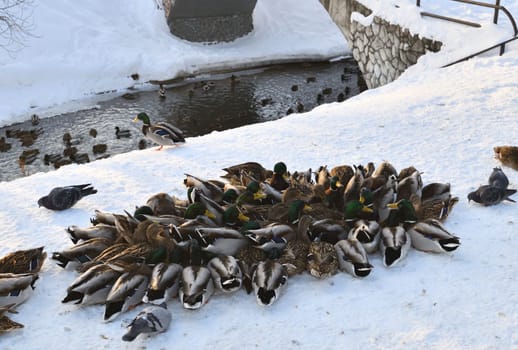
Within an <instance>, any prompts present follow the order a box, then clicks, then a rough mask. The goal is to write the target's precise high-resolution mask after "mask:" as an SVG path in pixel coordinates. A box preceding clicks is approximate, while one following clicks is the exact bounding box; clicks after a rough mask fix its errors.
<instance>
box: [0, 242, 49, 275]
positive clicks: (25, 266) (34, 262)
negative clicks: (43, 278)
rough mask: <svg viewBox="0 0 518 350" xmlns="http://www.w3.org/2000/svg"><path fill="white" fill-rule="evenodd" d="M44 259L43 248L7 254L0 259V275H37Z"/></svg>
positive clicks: (45, 255)
mask: <svg viewBox="0 0 518 350" xmlns="http://www.w3.org/2000/svg"><path fill="white" fill-rule="evenodd" d="M46 257H47V253H45V252H44V251H43V247H39V248H31V249H24V250H17V251H15V252H11V253H8V254H7V255H5V256H3V257H2V258H1V259H0V273H38V272H39V271H40V269H41V266H42V265H43V262H44V261H45V258H46Z"/></svg>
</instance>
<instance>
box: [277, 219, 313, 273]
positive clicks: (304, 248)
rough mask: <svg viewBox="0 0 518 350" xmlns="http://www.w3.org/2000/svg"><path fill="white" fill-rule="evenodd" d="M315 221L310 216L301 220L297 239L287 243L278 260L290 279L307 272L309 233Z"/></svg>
mask: <svg viewBox="0 0 518 350" xmlns="http://www.w3.org/2000/svg"><path fill="white" fill-rule="evenodd" d="M313 221H314V219H313V218H312V217H311V216H309V215H303V216H302V217H301V218H300V220H299V224H298V227H297V230H296V232H295V233H296V236H295V238H294V239H291V240H289V241H288V243H286V246H285V247H284V249H283V251H282V255H281V256H280V257H279V259H278V262H279V263H280V264H282V265H283V266H284V267H285V268H286V271H287V272H288V276H290V277H291V276H293V275H297V274H301V273H302V272H304V271H306V262H307V257H308V252H309V244H310V243H311V241H310V240H309V237H308V234H307V232H308V230H309V227H310V226H311V224H312V223H313Z"/></svg>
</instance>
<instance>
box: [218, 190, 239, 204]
mask: <svg viewBox="0 0 518 350" xmlns="http://www.w3.org/2000/svg"><path fill="white" fill-rule="evenodd" d="M237 197H239V194H238V193H237V191H236V190H235V189H233V188H230V189H228V190H226V191H225V192H223V198H222V201H223V202H224V203H234V202H235V201H236V199H237Z"/></svg>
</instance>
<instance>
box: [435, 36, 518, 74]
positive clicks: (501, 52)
mask: <svg viewBox="0 0 518 350" xmlns="http://www.w3.org/2000/svg"><path fill="white" fill-rule="evenodd" d="M514 40H518V36H515V37H513V38H511V39H508V40H506V41H502V42H501V43H498V44H496V45H493V46H491V47H488V48H487V49H484V50H481V51H478V52H476V53H474V54H471V55H469V56H466V57H463V58H461V59H459V60H457V61H454V62H451V63H448V64H445V65H444V66H442V67H441V68H446V67H449V66H453V65H454V64H457V63H460V62H463V61H467V60H469V59H470V58H473V57H475V56H478V55H480V54H483V53H485V52H488V51H491V50H494V49H496V48H497V47H500V55H502V54H503V53H504V49H505V44H507V43H510V42H511V41H514Z"/></svg>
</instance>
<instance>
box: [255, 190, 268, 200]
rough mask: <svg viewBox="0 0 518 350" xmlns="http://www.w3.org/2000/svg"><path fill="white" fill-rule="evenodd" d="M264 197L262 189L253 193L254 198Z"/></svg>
mask: <svg viewBox="0 0 518 350" xmlns="http://www.w3.org/2000/svg"><path fill="white" fill-rule="evenodd" d="M264 198H266V193H264V192H263V191H257V192H256V193H254V200H259V199H264Z"/></svg>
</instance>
